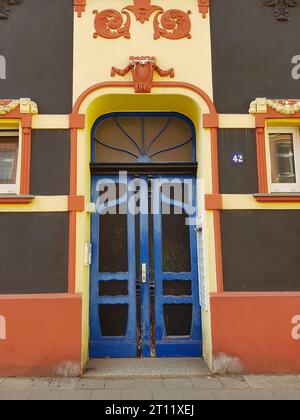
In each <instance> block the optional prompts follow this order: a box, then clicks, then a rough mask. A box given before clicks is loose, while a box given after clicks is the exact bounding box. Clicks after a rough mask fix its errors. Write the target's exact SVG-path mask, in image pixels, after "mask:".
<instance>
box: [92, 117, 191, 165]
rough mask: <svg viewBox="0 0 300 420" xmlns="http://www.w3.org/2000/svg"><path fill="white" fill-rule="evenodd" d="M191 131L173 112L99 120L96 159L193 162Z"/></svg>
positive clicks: (99, 160)
mask: <svg viewBox="0 0 300 420" xmlns="http://www.w3.org/2000/svg"><path fill="white" fill-rule="evenodd" d="M193 140H194V139H193V130H192V128H191V126H190V125H189V124H188V122H187V121H185V120H184V119H182V118H179V117H177V116H175V115H169V114H162V115H151V114H140V115H122V114H118V115H116V116H113V117H110V118H107V119H104V120H102V121H100V122H99V124H98V126H97V127H96V129H95V132H94V161H95V162H99V163H100V162H118V163H121V162H127V163H129V162H131V163H134V162H138V163H149V162H192V161H193Z"/></svg>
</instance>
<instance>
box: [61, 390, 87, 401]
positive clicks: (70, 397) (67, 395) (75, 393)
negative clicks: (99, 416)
mask: <svg viewBox="0 0 300 420" xmlns="http://www.w3.org/2000/svg"><path fill="white" fill-rule="evenodd" d="M91 398H92V391H87V390H78V389H77V390H76V389H75V390H69V391H62V392H61V394H60V397H59V399H60V400H63V401H89V400H90V399H91Z"/></svg>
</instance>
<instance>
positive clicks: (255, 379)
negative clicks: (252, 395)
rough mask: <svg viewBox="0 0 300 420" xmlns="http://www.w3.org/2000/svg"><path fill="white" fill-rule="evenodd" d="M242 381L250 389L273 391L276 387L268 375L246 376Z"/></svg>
mask: <svg viewBox="0 0 300 420" xmlns="http://www.w3.org/2000/svg"><path fill="white" fill-rule="evenodd" d="M244 379H245V381H246V382H247V384H248V385H249V387H250V388H251V389H273V388H276V386H277V385H276V383H275V382H274V380H273V378H272V377H271V376H268V375H248V376H244Z"/></svg>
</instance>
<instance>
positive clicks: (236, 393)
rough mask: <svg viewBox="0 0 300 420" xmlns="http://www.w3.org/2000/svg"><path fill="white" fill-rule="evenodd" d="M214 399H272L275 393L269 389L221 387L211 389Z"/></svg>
mask: <svg viewBox="0 0 300 420" xmlns="http://www.w3.org/2000/svg"><path fill="white" fill-rule="evenodd" d="M212 393H213V395H214V397H215V399H216V400H222V401H274V400H276V398H275V395H274V394H273V393H272V392H271V391H270V390H255V389H235V390H231V389H223V390H218V391H212Z"/></svg>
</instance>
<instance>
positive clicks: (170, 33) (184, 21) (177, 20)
mask: <svg viewBox="0 0 300 420" xmlns="http://www.w3.org/2000/svg"><path fill="white" fill-rule="evenodd" d="M191 13H192V12H191V11H190V10H189V11H188V12H183V11H182V10H177V9H171V10H168V11H166V12H164V11H160V12H158V13H157V14H156V16H155V18H154V39H159V38H160V37H163V38H167V39H182V38H189V39H190V38H191V37H192V36H191V34H190V32H191V26H192V24H191V19H190V14H191ZM159 17H160V19H159Z"/></svg>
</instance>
